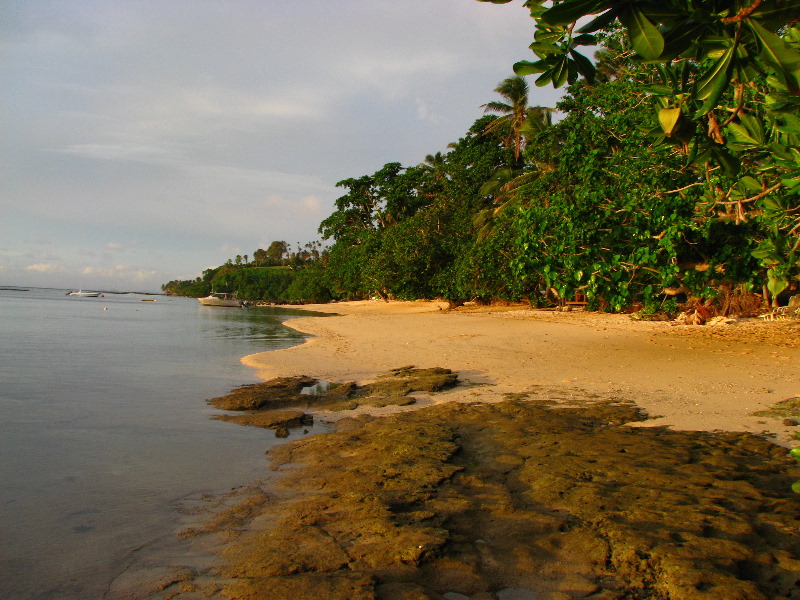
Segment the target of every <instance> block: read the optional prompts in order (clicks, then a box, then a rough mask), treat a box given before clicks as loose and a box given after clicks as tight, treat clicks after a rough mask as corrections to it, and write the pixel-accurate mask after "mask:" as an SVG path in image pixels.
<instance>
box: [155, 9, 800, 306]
mask: <svg viewBox="0 0 800 600" xmlns="http://www.w3.org/2000/svg"><path fill="white" fill-rule="evenodd" d="M785 32H786V34H785V36H784V41H781V42H780V43H781V44H783V46H780V48H781V52H783V53H784V54H785V57H791V56H798V55H799V54H798V51H797V49H798V46H800V29H798V28H796V27H788V26H787V27H786V28H785ZM581 37H586V38H587V40H588V41H587V40H584V41H586V43H589V42H591V43H592V44H598V45H601V46H602V50H601V51H600V52H598V54H597V57H596V58H597V63H596V65H595V66H594V67H593V68H592V81H591V82H588V81H587V80H586V79H580V80H577V81H575V82H574V83H570V84H569V85H568V86H567V87H566V93H565V95H564V96H563V99H562V101H561V102H559V103H558V104H557V106H556V107H555V109H551V108H547V107H531V106H529V95H528V94H529V90H528V85H527V82H526V80H525V79H524V78H522V77H510V78H508V79H506V80H504V81H502V82H501V83H500V84H499V85H498V87H497V88H496V89H495V92H497V94H499V100H497V101H494V102H489V103H487V104H486V105H485V109H486V112H487V113H491V114H487V115H485V116H483V117H482V118H480V119H478V120H477V121H476V122H475V123H474V124H473V125H472V126H471V127H470V128H469V130H468V131H467V132H466V133H465V135H464V136H463V137H462V138H460V139H459V140H457V141H455V142H453V143H451V144H449V146H448V147H447V151H446V152H436V153H435V154H431V155H428V156H426V157H425V158H424V160H423V161H422V162H421V163H419V164H417V165H414V166H405V167H404V166H402V165H401V164H400V163H388V164H386V165H384V166H383V167H382V168H380V169H379V170H378V171H376V172H375V173H373V174H371V175H362V176H359V177H354V178H350V179H345V180H343V181H340V182H339V183H338V184H337V186H338V187H340V188H342V189H343V190H345V193H344V195H342V196H341V197H339V198H338V199H337V200H336V210H335V211H334V212H333V214H331V215H330V216H329V217H327V218H326V219H325V220H324V221H322V223H321V224H320V226H319V233H320V234H321V236H322V239H323V240H324V241H325V242H326V243H327V244H330V245H329V246H327V247H325V249H324V250H323V247H322V245H321V244H320V243H319V242H313V243H310V244H307V245H306V247H304V248H299V249H297V250H296V251H294V252H291V251H290V250H289V248H288V247H287V246H286V244H285V243H283V242H275V243H273V244H272V245H271V246H270V248H268V249H267V250H257V251H256V252H255V253H254V254H253V258H252V261H251V260H248V257H247V256H245V257H243V258H242V257H236V259H235V260H232V261H228V263H227V264H225V265H223V266H220V267H218V268H216V269H209V270H207V271H205V272H204V273H203V276H202V277H199V278H198V279H197V280H195V281H189V282H170V283H168V284H166V285H165V286H164V290H165V291H167V292H168V293H180V294H186V295H192V296H200V295H204V294H207V293H208V292H209V291H211V290H212V289H217V290H222V289H225V290H227V291H237V292H238V293H239V294H240V295H242V296H244V297H246V298H248V299H252V300H256V299H263V300H272V301H282V302H311V301H313V302H324V301H328V300H337V299H361V298H368V297H381V298H384V299H389V298H396V299H408V300H410V299H433V298H442V299H445V300H448V301H450V302H451V303H453V304H459V303H462V302H464V301H468V300H477V301H481V302H490V301H494V300H503V301H522V300H524V301H528V302H530V303H531V304H533V305H546V304H556V303H560V302H564V301H567V300H570V299H574V298H575V297H576V295H581V296H582V297H585V298H586V299H587V301H588V305H589V308H596V309H600V310H608V311H621V310H626V309H630V308H631V307H637V308H638V309H640V310H643V311H650V312H657V311H664V312H672V311H675V310H676V309H677V308H678V302H683V301H691V302H694V303H704V304H706V305H711V304H716V305H717V308H719V309H720V310H722V311H725V312H727V311H735V310H737V303H738V305H739V306H738V308H741V307H744V306H745V305H752V306H754V305H760V304H761V303H767V302H770V303H773V304H775V303H778V302H783V301H784V299H785V298H786V297H787V296H788V295H790V294H796V293H797V290H798V284H799V282H800V151H798V148H800V117H798V116H797V115H798V108H799V107H798V104H799V103H800V101H798V97H797V96H792V95H789V94H786V93H784V92H782V91H781V89H780V86H781V85H783V84H782V83H781V81H779V79H776V78H774V77H763V76H762V75H763V74H767V75H768V74H769V73H770V69H771V68H773V67H770V63H768V62H767V63H764V65H762V66H763V70H764V73H763V74H762V75H758V74H755V75H753V79H752V80H750V81H741V82H740V84H737V85H736V86H733V87H730V86H729V87H725V86H726V85H727V81H728V80H726V79H723V78H718V79H719V81H718V82H717V81H716V79H715V85H717V84H718V85H717V87H719V90H717V91H715V96H714V97H713V101H714V102H716V103H717V104H714V105H712V104H709V102H710V101H709V100H708V99H707V98H700V99H696V98H694V97H693V96H691V95H683V96H681V95H680V94H679V93H678V91H674V90H678V88H679V86H682V85H689V86H690V87H691V85H692V84H691V82H693V81H695V82H698V81H699V82H702V81H703V80H702V79H701V77H703V73H704V72H713V71H707V69H710V68H711V67H710V66H709V65H711V64H712V63H713V62H714V60H717V59H712V58H706V59H703V60H702V61H699V62H694V63H693V62H683V63H681V65H680V69H682V71H681V78H682V79H675V80H674V81H673V80H667V79H665V77H667V76H668V75H669V74H670V73H671V72H672V71H669V70H668V69H666V68H660V67H658V68H657V66H655V65H653V64H651V63H647V62H642V61H639V60H637V59H636V53H635V52H633V51H632V50H631V47H630V43H629V41H628V38H627V37H626V36H625V35H623V34H622V33H621V32H620V31H619V30H616V29H614V27H613V26H611V25H609V26H608V31H605V32H599V33H597V34H595V35H592V36H588V37H587V36H581ZM588 38H591V40H589V39H588ZM775 39H777V38H775ZM769 40H770V43H772V44H774V45H776V47H777V44H778V42H776V41H775V40H773V38H769ZM548 51H549V50H548ZM782 56H783V55H782ZM559 60H560V59H559ZM565 60H566V59H565ZM570 60H571V59H570ZM720 60H721V59H720ZM787 60H788V58H787ZM540 62H542V65H544V66H546V65H545V63H546V62H547V61H540ZM547 64H549V63H547ZM537 65H538V66H537ZM542 65H539V63H535V64H532V66H530V69H534V68H539V67H540V66H541V67H542V68H544V67H543V66H542ZM584 66H586V65H584ZM762 66H760V67H759V68H762ZM670 68H672V67H670ZM774 68H777V67H774ZM553 69H555V67H553ZM565 69H566V67H565ZM551 70H552V69H551ZM565 72H566V71H565ZM553 73H555V71H553ZM743 73H744V71H743ZM553 76H554V75H553ZM670 76H671V75H670ZM573 79H575V78H572V77H570V78H569V81H570V82H572V81H573ZM687 82H688V83H687ZM562 83H563V82H562ZM559 85H560V83H559ZM670 86H673V87H670ZM676 86H677V87H676ZM784 88H785V85H784ZM692 89H694V88H692ZM715 89H716V88H715ZM670 90H673V91H674V98H673V100H668V99H667V100H664V98H668V97H671V96H670V94H673V92H671V91H670ZM687 94H688V92H687ZM701 101H702V102H705V104H703V106H700V105H699V104H697V106H695V104H692V103H694V102H698V103H699V102H701ZM670 102H672V104H670ZM681 102H684V104H681ZM665 103H666V104H665ZM715 107H716V108H715ZM555 114H557V115H558V117H559V118H557V119H556V118H553V115H555ZM692 119H695V120H696V122H695V121H693V120H692ZM697 123H701V124H700V125H698V124H697ZM754 303H755V304H754Z"/></svg>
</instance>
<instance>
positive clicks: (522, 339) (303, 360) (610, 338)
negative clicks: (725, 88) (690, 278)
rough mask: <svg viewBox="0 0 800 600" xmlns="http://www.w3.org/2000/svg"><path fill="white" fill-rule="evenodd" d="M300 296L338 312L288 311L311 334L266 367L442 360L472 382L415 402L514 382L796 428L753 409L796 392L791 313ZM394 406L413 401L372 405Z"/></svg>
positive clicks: (312, 368)
mask: <svg viewBox="0 0 800 600" xmlns="http://www.w3.org/2000/svg"><path fill="white" fill-rule="evenodd" d="M304 308H305V309H307V310H314V311H319V312H325V313H335V314H336V315H338V316H332V317H326V318H302V319H292V320H290V321H288V322H287V323H286V324H287V325H288V326H290V327H293V328H295V329H298V330H299V331H303V332H306V333H309V334H312V335H313V336H314V337H312V338H309V340H308V341H307V342H306V343H304V344H302V345H300V346H296V347H294V348H289V349H287V350H279V351H273V352H264V353H260V354H254V355H251V356H247V357H245V358H244V359H243V362H244V363H245V364H247V365H250V366H252V367H255V368H256V369H257V371H258V375H259V376H260V377H262V378H264V379H269V378H272V377H278V376H290V375H308V376H311V377H316V378H318V379H322V380H326V381H337V382H342V381H357V382H359V383H365V382H368V381H371V380H372V379H374V378H375V376H376V375H378V374H380V373H383V372H386V371H388V370H390V369H392V368H396V367H402V366H407V365H415V366H418V367H446V368H449V369H452V370H454V371H456V372H458V374H459V378H460V380H461V381H462V382H463V383H464V384H466V385H461V386H458V387H456V388H454V389H452V390H450V391H447V392H444V393H441V394H437V395H436V396H435V400H434V399H431V398H429V397H426V396H421V397H420V398H419V401H418V404H417V405H415V406H425V405H428V404H430V403H431V402H433V401H436V402H444V401H458V402H493V401H498V400H502V399H503V398H504V395H505V394H508V393H529V394H531V395H532V397H552V398H555V399H559V400H565V401H568V400H569V398H571V397H576V398H585V397H586V396H587V394H594V395H597V396H599V397H614V398H619V399H624V400H632V401H635V402H636V403H637V404H638V405H639V406H641V407H642V408H643V409H645V410H646V411H647V412H648V413H649V414H650V415H651V416H653V417H654V418H653V419H652V420H650V421H647V422H646V425H659V426H670V427H673V428H675V429H684V430H706V431H711V430H725V431H748V432H751V433H767V434H772V435H773V436H774V438H772V439H774V441H776V442H777V443H780V444H784V445H790V444H791V439H792V437H791V435H793V431H794V430H796V428H795V427H791V426H787V425H784V424H783V421H782V419H770V418H765V417H755V416H753V415H752V413H753V412H755V411H758V410H763V409H766V408H769V407H771V406H773V405H774V404H775V403H776V402H779V401H781V400H786V399H788V398H792V397H796V396H800V323H798V322H796V321H795V322H771V323H764V322H761V321H747V322H739V323H735V324H732V325H720V326H716V327H703V326H671V325H670V324H668V323H664V322H637V321H633V320H632V319H631V318H630V317H629V316H627V315H606V314H599V313H588V312H584V311H572V312H554V311H534V310H530V309H526V308H525V307H507V308H494V309H477V308H476V309H459V310H456V311H447V310H445V308H446V304H444V303H436V302H390V303H385V302H380V301H378V302H370V301H364V302H345V303H338V304H327V305H311V306H306V307H304ZM411 408H412V409H413V407H411ZM359 410H361V409H359ZM397 410H407V409H398V408H391V407H390V408H386V409H372V410H371V412H373V413H375V414H385V413H388V412H393V411H397ZM344 414H353V413H352V412H348V413H344ZM328 417H329V418H335V415H328Z"/></svg>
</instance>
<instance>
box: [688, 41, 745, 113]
mask: <svg viewBox="0 0 800 600" xmlns="http://www.w3.org/2000/svg"><path fill="white" fill-rule="evenodd" d="M735 52H736V46H735V45H734V46H731V47H730V48H728V49H727V50H726V51H725V53H724V54H723V55H722V56H720V57H719V58H718V59H717V60H716V61H715V62H714V64H713V65H712V66H711V68H710V69H709V70H708V71H706V72H705V74H704V75H703V76H702V77H701V78H700V80H699V81H698V82H697V86H696V88H695V96H696V97H697V99H698V100H705V103H704V104H703V106H702V107H701V108H700V110H699V111H698V113H697V115H695V116H696V117H697V116H700V115H704V114H706V113H708V112H709V111H711V110H712V109H713V108H714V107H715V106H716V105H717V101H718V100H719V99H720V98H721V97H722V94H723V93H724V92H725V89H726V88H727V87H728V84H730V77H729V73H730V69H731V64H732V62H733V56H734V54H735Z"/></svg>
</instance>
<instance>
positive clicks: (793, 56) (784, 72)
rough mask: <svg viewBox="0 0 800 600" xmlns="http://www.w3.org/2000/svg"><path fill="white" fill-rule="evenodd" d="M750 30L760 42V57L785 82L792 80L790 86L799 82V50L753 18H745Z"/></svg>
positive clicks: (794, 85)
mask: <svg viewBox="0 0 800 600" xmlns="http://www.w3.org/2000/svg"><path fill="white" fill-rule="evenodd" d="M747 24H748V25H749V26H750V30H751V31H752V32H753V34H754V35H755V36H756V37H757V38H758V41H759V42H760V43H761V54H760V56H761V58H763V59H764V60H765V61H767V62H768V63H769V64H770V66H772V67H773V68H774V69H775V71H776V72H777V74H778V77H779V78H780V79H781V80H782V81H783V82H784V83H786V84H788V83H789V81H790V80H792V83H793V85H792V87H794V88H797V86H798V84H800V74H798V73H800V52H798V51H797V50H795V49H794V48H792V47H790V46H789V45H788V44H787V43H786V42H784V41H783V40H782V39H781V38H780V37H778V36H777V35H775V34H774V33H772V32H771V31H769V30H767V29H765V28H764V27H763V26H762V25H761V24H760V23H759V22H758V21H756V20H755V19H747Z"/></svg>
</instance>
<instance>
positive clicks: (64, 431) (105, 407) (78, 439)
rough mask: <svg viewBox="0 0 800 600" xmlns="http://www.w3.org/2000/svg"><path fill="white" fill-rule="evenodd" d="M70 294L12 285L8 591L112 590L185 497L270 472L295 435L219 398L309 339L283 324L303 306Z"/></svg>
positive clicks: (5, 425) (0, 563)
mask: <svg viewBox="0 0 800 600" xmlns="http://www.w3.org/2000/svg"><path fill="white" fill-rule="evenodd" d="M65 294H66V290H47V289H30V290H27V291H18V290H0V457H1V460H0V597H2V598H17V599H31V600H34V599H35V600H40V599H46V598H47V599H49V598H53V599H55V598H58V599H59V600H78V599H80V600H87V599H93V598H102V596H103V593H104V591H105V590H106V589H107V587H108V585H109V582H110V581H111V580H112V579H113V578H114V577H115V576H116V575H117V574H118V573H119V572H121V571H122V570H123V569H124V567H125V565H126V564H127V560H128V557H129V556H130V555H131V553H132V552H134V551H135V550H136V549H137V548H139V547H141V546H143V545H146V544H148V543H150V542H151V541H152V540H154V539H156V538H157V537H159V536H160V535H162V534H163V533H164V531H165V530H169V529H171V525H173V524H174V522H175V520H176V515H175V512H174V507H175V505H176V503H177V502H178V501H179V500H180V499H182V498H186V497H188V496H191V495H193V494H198V493H212V494H216V493H221V492H224V491H226V490H228V489H230V488H232V487H235V486H237V485H242V484H244V483H247V482H249V481H251V480H253V479H257V478H259V477H260V476H261V475H262V474H263V472H264V469H265V466H266V461H265V458H264V454H263V452H264V450H265V449H267V448H268V447H270V446H271V445H274V444H275V443H276V442H280V440H276V438H275V437H274V434H273V432H271V431H268V430H259V429H255V428H248V427H238V426H234V425H231V424H229V423H223V422H219V421H214V420H211V419H210V418H209V417H210V416H211V415H213V414H215V413H217V412H218V411H216V410H215V409H213V408H211V407H209V406H208V405H207V404H206V403H205V400H206V399H207V398H210V397H213V396H217V395H221V394H223V393H225V392H226V391H228V390H230V389H231V388H232V387H234V386H236V385H239V384H242V383H250V382H253V381H256V378H255V376H254V372H253V370H252V369H250V368H248V367H245V366H243V365H242V364H241V362H240V358H241V357H242V356H245V355H247V354H252V353H254V352H260V351H265V350H272V349H278V348H286V347H289V346H292V345H295V344H297V343H300V342H302V340H303V336H302V335H301V334H299V333H297V332H295V331H293V330H290V329H288V328H287V327H284V326H282V325H281V321H282V320H286V319H290V318H292V317H294V316H297V315H299V314H301V313H299V312H297V311H281V310H278V309H269V308H254V309H224V308H211V307H203V306H201V305H200V304H199V303H197V301H196V300H193V299H187V298H168V297H162V296H158V297H153V296H141V295H136V294H106V295H105V296H104V297H103V298H76V297H68V296H66V295H65ZM153 298H155V300H156V301H155V302H152V301H142V299H147V300H152V299H153ZM305 314H307V313H305ZM294 435H297V433H294V434H293V436H294ZM290 439H291V438H290Z"/></svg>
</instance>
